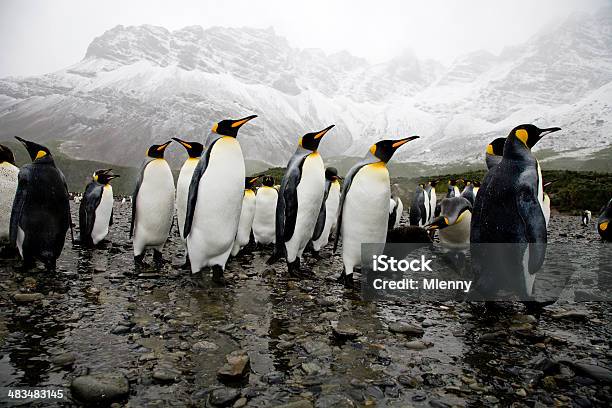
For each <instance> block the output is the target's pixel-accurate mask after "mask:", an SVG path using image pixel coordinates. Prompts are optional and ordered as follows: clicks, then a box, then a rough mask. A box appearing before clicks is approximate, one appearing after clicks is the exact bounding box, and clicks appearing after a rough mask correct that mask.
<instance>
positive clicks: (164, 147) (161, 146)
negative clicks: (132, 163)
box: [157, 140, 172, 152]
mask: <svg viewBox="0 0 612 408" xmlns="http://www.w3.org/2000/svg"><path fill="white" fill-rule="evenodd" d="M170 143H172V140H170V141H167V142H166V143H164V144H163V145H160V146H159V147H158V148H157V151H159V152H163V151H164V150H166V147H168V146H169V145H170Z"/></svg>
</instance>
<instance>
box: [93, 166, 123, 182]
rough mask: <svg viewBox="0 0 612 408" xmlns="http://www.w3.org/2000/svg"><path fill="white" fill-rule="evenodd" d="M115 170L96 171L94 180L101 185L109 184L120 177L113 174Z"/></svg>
mask: <svg viewBox="0 0 612 408" xmlns="http://www.w3.org/2000/svg"><path fill="white" fill-rule="evenodd" d="M112 170H113V169H103V170H96V171H95V172H94V174H93V177H92V178H93V180H94V181H97V182H98V183H100V184H108V183H110V181H111V180H112V179H114V178H117V177H119V175H118V174H111V171H112Z"/></svg>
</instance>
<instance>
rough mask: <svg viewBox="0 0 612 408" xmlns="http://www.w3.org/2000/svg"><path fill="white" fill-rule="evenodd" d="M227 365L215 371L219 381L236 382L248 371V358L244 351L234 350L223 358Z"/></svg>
mask: <svg viewBox="0 0 612 408" xmlns="http://www.w3.org/2000/svg"><path fill="white" fill-rule="evenodd" d="M225 359H226V360H227V363H226V364H225V365H223V367H221V368H220V369H219V370H218V371H217V378H219V380H221V381H236V380H239V379H241V378H242V377H244V376H245V375H246V374H247V372H248V371H249V362H250V359H249V356H248V354H247V353H246V351H243V350H236V351H233V352H231V353H230V354H228V355H227V356H225Z"/></svg>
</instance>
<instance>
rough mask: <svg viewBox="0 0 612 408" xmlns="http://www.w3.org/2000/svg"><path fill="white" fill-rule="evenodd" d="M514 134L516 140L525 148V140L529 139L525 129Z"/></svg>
mask: <svg viewBox="0 0 612 408" xmlns="http://www.w3.org/2000/svg"><path fill="white" fill-rule="evenodd" d="M514 134H515V135H516V137H517V139H518V140H520V141H521V142H523V144H524V145H525V146H527V139H529V133H527V131H526V130H525V129H519V130H517V131H516V132H514Z"/></svg>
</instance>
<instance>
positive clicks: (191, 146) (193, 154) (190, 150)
mask: <svg viewBox="0 0 612 408" xmlns="http://www.w3.org/2000/svg"><path fill="white" fill-rule="evenodd" d="M172 140H176V141H177V142H179V143H180V144H181V146H183V147H184V148H185V149H186V150H187V154H188V155H189V157H190V158H192V159H197V158H198V157H200V156H201V155H202V152H203V151H204V145H203V144H202V143H199V142H186V141H184V140H181V139H179V138H178V137H173V138H172Z"/></svg>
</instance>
